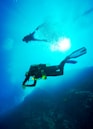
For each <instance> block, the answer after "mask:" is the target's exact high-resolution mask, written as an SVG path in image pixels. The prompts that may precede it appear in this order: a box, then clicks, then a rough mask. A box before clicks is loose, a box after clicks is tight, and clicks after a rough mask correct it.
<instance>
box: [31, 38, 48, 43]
mask: <svg viewBox="0 0 93 129" xmlns="http://www.w3.org/2000/svg"><path fill="white" fill-rule="evenodd" d="M34 41H43V42H48V41H47V40H46V39H36V38H34Z"/></svg>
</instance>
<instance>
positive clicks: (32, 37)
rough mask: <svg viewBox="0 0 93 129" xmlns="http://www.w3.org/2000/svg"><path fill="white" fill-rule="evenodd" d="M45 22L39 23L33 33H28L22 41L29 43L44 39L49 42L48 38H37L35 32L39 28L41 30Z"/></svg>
mask: <svg viewBox="0 0 93 129" xmlns="http://www.w3.org/2000/svg"><path fill="white" fill-rule="evenodd" d="M42 25H43V24H41V25H39V26H38V27H37V28H36V29H35V30H34V31H33V32H32V33H31V34H29V35H26V36H25V37H24V38H23V39H22V41H24V42H26V43H28V42H29V41H44V42H48V41H47V40H46V39H37V38H35V36H34V35H35V33H36V31H37V30H39V28H40V27H42Z"/></svg>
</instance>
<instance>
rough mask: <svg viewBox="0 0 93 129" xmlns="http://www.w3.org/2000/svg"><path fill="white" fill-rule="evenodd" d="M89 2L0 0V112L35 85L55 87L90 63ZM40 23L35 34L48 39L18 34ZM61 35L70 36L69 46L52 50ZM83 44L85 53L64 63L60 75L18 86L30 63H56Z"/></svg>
mask: <svg viewBox="0 0 93 129" xmlns="http://www.w3.org/2000/svg"><path fill="white" fill-rule="evenodd" d="M92 5H93V2H92V0H82V1H81V0H77V1H74V0H64V1H63V0H1V1H0V17H1V18H0V30H1V33H0V49H1V50H0V55H1V58H0V62H1V63H0V71H1V72H0V77H1V79H0V114H5V113H7V112H10V111H11V110H12V109H13V108H15V107H16V106H18V105H19V104H20V103H22V102H23V100H24V99H25V97H26V96H27V95H28V94H31V93H32V92H33V90H35V88H36V87H39V88H41V89H43V90H46V91H50V88H52V90H53V88H54V90H56V87H57V86H58V85H60V82H61V81H63V82H65V81H66V79H67V78H68V80H69V81H68V83H69V82H70V79H71V76H73V77H74V74H75V75H76V74H78V71H80V70H82V69H83V68H87V67H91V66H93V56H92V51H93V38H92V34H93V11H92V9H91V8H93V7H92ZM88 10H90V11H88ZM42 23H44V26H42V28H41V30H40V31H39V32H38V33H37V37H44V38H47V39H48V40H49V42H48V43H45V42H29V43H28V44H26V43H24V42H23V41H22V38H23V37H24V36H25V35H27V34H29V33H31V32H32V31H33V30H34V29H35V28H36V27H37V26H38V25H40V24H42ZM62 37H65V38H69V39H70V48H69V49H67V50H66V51H63V50H59V49H58V50H54V51H53V50H52V49H51V45H53V44H55V40H57V39H58V38H62ZM83 46H85V47H86V48H87V54H86V55H84V56H82V57H80V58H78V59H77V61H78V63H77V64H75V65H72V64H67V65H66V66H65V74H64V76H63V77H56V78H55V79H54V78H52V77H51V78H49V79H47V80H45V81H43V80H39V81H38V83H37V86H36V87H34V88H26V90H23V89H22V81H23V80H24V77H25V76H24V75H25V72H26V71H27V70H28V69H29V67H30V65H31V64H38V63H46V64H49V65H56V64H58V63H60V61H62V59H64V57H66V56H67V55H68V54H70V53H71V52H73V51H74V50H76V49H78V48H81V47H83ZM86 74H87V73H86ZM75 79H76V78H75ZM73 80H74V78H73ZM50 84H51V85H50ZM44 86H45V87H44ZM46 86H48V87H47V88H46ZM63 89H64V86H63Z"/></svg>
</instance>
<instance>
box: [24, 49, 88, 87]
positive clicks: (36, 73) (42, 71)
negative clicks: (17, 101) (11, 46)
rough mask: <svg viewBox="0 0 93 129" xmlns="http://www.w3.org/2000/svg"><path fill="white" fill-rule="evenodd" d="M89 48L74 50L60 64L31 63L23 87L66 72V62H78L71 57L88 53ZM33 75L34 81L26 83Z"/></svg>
mask: <svg viewBox="0 0 93 129" xmlns="http://www.w3.org/2000/svg"><path fill="white" fill-rule="evenodd" d="M86 52H87V50H86V48H85V47H82V48H80V49H78V50H76V51H74V52H72V53H71V54H70V55H69V56H67V57H66V58H65V59H64V60H63V61H62V62H61V63H60V64H58V65H54V66H47V65H46V64H38V65H31V66H30V69H29V71H28V72H26V74H25V76H26V77H25V80H24V81H23V83H22V86H23V88H25V87H33V86H35V85H36V83H37V80H38V79H47V77H48V76H59V75H63V74H64V65H65V64H66V63H73V64H75V63H77V61H74V60H70V59H71V58H77V57H79V56H81V55H84V54H86ZM31 76H32V78H33V80H34V83H33V84H31V85H30V84H26V82H27V81H29V79H30V77H31Z"/></svg>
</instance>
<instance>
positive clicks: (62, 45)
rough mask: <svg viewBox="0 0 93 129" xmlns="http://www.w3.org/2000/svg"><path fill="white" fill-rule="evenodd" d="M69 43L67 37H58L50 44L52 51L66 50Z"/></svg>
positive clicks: (68, 47)
mask: <svg viewBox="0 0 93 129" xmlns="http://www.w3.org/2000/svg"><path fill="white" fill-rule="evenodd" d="M70 47H71V43H70V39H69V38H60V39H59V40H58V42H56V43H54V44H52V45H51V50H52V51H67V50H68V49H70Z"/></svg>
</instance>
